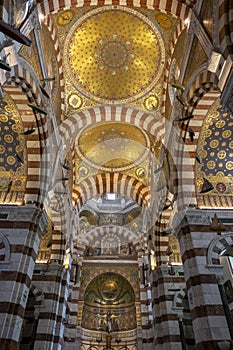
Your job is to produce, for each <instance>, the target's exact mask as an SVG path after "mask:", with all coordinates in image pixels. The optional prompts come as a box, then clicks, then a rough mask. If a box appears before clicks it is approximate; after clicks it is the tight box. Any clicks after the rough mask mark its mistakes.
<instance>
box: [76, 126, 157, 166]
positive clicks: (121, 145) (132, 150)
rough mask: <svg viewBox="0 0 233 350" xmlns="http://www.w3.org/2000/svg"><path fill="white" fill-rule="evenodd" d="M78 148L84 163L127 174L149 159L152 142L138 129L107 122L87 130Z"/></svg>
mask: <svg viewBox="0 0 233 350" xmlns="http://www.w3.org/2000/svg"><path fill="white" fill-rule="evenodd" d="M75 149H76V153H77V155H78V157H79V158H80V159H82V160H83V163H84V164H87V165H89V166H91V167H94V168H97V169H99V170H104V171H123V170H127V169H130V168H132V167H134V166H135V164H140V163H141V162H142V161H143V160H145V158H146V157H147V156H148V152H149V150H150V141H149V137H148V135H147V134H146V133H145V132H144V131H142V130H140V129H139V128H137V127H136V126H133V125H129V124H124V123H117V122H115V123H114V122H106V123H99V124H98V125H97V126H96V125H95V126H88V127H87V128H86V129H84V130H83V131H82V132H81V135H80V136H79V137H78V138H77V140H76V145H75Z"/></svg>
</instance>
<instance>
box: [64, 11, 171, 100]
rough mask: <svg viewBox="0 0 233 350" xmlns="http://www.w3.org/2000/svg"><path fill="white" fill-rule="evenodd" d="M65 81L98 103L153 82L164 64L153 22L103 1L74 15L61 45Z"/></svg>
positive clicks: (139, 92)
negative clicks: (71, 24) (77, 17)
mask: <svg viewBox="0 0 233 350" xmlns="http://www.w3.org/2000/svg"><path fill="white" fill-rule="evenodd" d="M64 64H65V70H66V72H67V73H68V76H69V78H70V81H71V82H72V84H73V85H74V86H75V88H77V89H78V90H79V91H80V92H81V93H82V94H83V95H84V96H86V97H89V98H91V99H93V100H95V101H98V102H101V103H119V102H132V101H134V100H136V99H138V98H140V97H142V96H143V95H144V94H145V93H147V92H148V91H149V90H151V89H152V88H153V86H154V85H155V84H156V82H157V81H158V80H159V78H160V76H161V74H162V72H163V69H164V64H165V48H164V43H163V39H162V36H161V35H160V32H159V31H158V29H157V28H156V26H155V25H154V24H153V23H152V22H151V21H150V20H149V19H148V18H147V17H146V16H144V15H143V14H141V13H139V12H137V11H135V10H133V9H131V8H127V7H121V6H105V7H101V8H97V9H94V10H91V11H89V12H88V13H87V14H85V15H83V16H82V17H80V18H79V19H78V20H77V21H76V22H75V24H74V25H73V27H72V28H71V30H70V31H69V33H68V35H67V38H66V41H65V45H64Z"/></svg>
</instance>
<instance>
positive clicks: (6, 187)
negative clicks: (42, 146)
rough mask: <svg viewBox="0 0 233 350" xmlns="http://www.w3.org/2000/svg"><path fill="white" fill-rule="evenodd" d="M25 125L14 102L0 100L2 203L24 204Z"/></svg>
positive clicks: (0, 195) (0, 180)
mask: <svg viewBox="0 0 233 350" xmlns="http://www.w3.org/2000/svg"><path fill="white" fill-rule="evenodd" d="M23 131H24V130H23V125H22V121H21V118H20V115H19V112H18V110H17V107H16V105H15V104H14V102H13V100H12V99H11V98H10V97H9V96H8V95H7V94H6V93H5V97H4V98H3V99H1V100H0V201H1V202H7V203H22V201H23V198H24V190H25V186H26V173H27V167H26V151H25V150H26V148H25V145H26V143H25V136H24V134H23Z"/></svg>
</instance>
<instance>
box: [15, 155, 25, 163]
mask: <svg viewBox="0 0 233 350" xmlns="http://www.w3.org/2000/svg"><path fill="white" fill-rule="evenodd" d="M15 157H16V159H17V160H18V162H19V163H21V164H24V161H23V159H22V156H21V154H20V155H19V154H18V153H16V155H15Z"/></svg>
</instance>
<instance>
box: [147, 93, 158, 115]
mask: <svg viewBox="0 0 233 350" xmlns="http://www.w3.org/2000/svg"><path fill="white" fill-rule="evenodd" d="M144 105H145V107H146V109H148V110H149V111H152V110H153V111H157V110H158V107H159V99H158V97H157V96H156V95H150V96H148V97H147V98H146V99H145V100H144Z"/></svg>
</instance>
